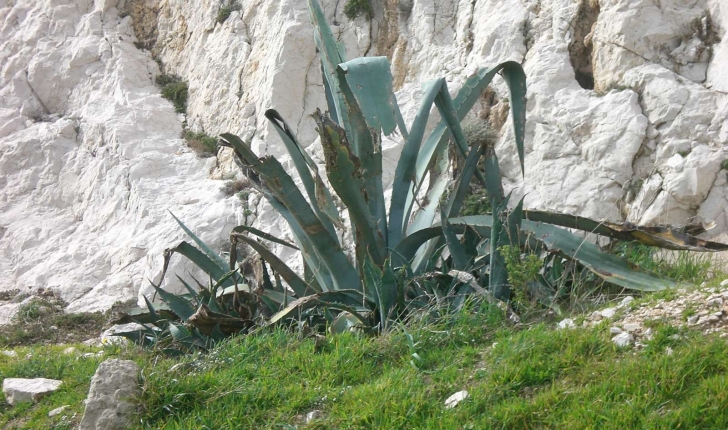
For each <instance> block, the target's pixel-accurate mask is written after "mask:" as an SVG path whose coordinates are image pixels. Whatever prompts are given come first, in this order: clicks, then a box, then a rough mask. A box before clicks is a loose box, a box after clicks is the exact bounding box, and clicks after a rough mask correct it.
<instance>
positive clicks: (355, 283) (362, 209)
mask: <svg viewBox="0 0 728 430" xmlns="http://www.w3.org/2000/svg"><path fill="white" fill-rule="evenodd" d="M309 9H310V16H311V21H312V22H313V24H314V27H315V32H314V37H315V41H316V45H317V47H318V50H319V53H320V54H321V70H322V74H323V78H324V79H323V81H324V89H325V93H326V100H327V105H328V113H322V112H320V111H318V110H317V111H316V113H315V114H314V115H313V117H314V120H315V122H316V125H317V130H318V133H319V135H320V138H321V144H322V147H323V153H324V158H325V171H326V177H327V179H328V181H327V182H328V184H329V185H327V184H326V182H325V181H324V179H323V177H322V175H321V173H320V171H319V167H318V166H317V164H316V163H315V162H314V161H313V159H312V158H311V157H310V156H309V155H308V153H307V152H306V151H305V149H304V147H303V146H302V145H301V144H300V143H299V142H298V139H297V138H296V136H295V135H294V134H293V132H292V131H291V128H290V127H289V126H288V124H287V123H286V121H285V120H284V119H283V118H282V117H281V115H280V114H279V113H278V112H276V111H275V110H273V109H270V110H268V111H267V112H266V113H265V116H266V118H267V119H268V120H269V121H270V123H271V124H272V125H273V127H274V129H275V130H276V131H277V133H278V134H279V136H280V137H281V139H282V141H283V143H284V145H285V146H286V149H287V151H288V153H289V155H290V157H291V160H292V164H293V166H294V168H295V172H296V174H297V175H298V177H299V178H300V181H301V184H302V189H301V188H299V187H298V186H297V185H296V183H295V181H294V179H293V177H291V175H290V174H289V173H288V172H286V170H285V169H284V167H283V166H282V164H281V163H280V162H279V161H278V160H277V159H276V158H274V157H271V156H263V157H259V156H258V155H256V154H255V153H254V152H253V151H252V150H251V148H250V145H249V143H246V142H244V141H242V140H241V139H240V138H238V137H237V136H235V135H232V134H223V135H221V138H222V143H223V145H225V146H228V147H230V148H232V149H233V152H234V154H235V159H236V162H237V163H238V165H239V166H240V167H241V168H242V169H243V171H244V172H245V174H246V175H247V176H248V177H249V178H250V180H251V182H252V183H253V184H254V186H255V187H256V188H257V189H258V190H259V191H260V192H261V193H262V195H263V196H264V197H265V198H266V199H267V201H268V202H269V204H270V205H271V206H272V207H273V208H275V209H276V210H277V211H278V213H279V214H280V215H281V216H282V217H283V218H284V219H285V220H286V221H287V223H288V225H289V227H290V231H291V235H292V237H293V241H294V242H295V243H289V242H286V241H284V240H281V239H279V238H275V237H273V236H271V235H269V234H267V233H264V232H262V231H260V230H257V229H255V228H252V227H249V226H239V227H237V228H235V229H234V230H233V231H232V233H231V236H230V237H231V243H232V247H231V250H230V258H229V260H228V261H226V260H224V259H223V258H222V257H221V256H219V255H217V254H216V253H215V252H213V251H212V250H211V249H210V248H209V247H207V246H206V245H204V243H202V242H201V241H200V240H199V239H198V238H197V237H196V236H195V235H194V234H193V233H192V232H191V231H190V230H189V229H187V227H185V226H184V224H182V223H181V222H180V225H181V226H182V227H183V229H185V231H186V232H187V233H188V234H189V235H190V236H191V237H192V238H193V240H194V241H195V242H196V243H197V245H198V246H199V249H198V248H195V247H194V246H192V245H191V244H189V243H187V242H182V243H181V244H180V245H178V246H177V247H175V248H174V249H172V250H170V251H169V253H168V254H167V259H168V258H169V257H170V256H171V255H172V254H173V253H180V254H182V255H184V256H185V257H187V258H189V259H191V260H192V261H193V262H195V264H197V265H198V266H199V267H200V268H201V269H202V270H203V271H204V272H205V273H207V274H208V275H209V276H210V277H211V279H212V281H211V282H210V285H209V287H207V288H204V289H201V291H203V296H202V297H200V296H199V294H200V293H198V292H197V290H193V289H192V288H190V289H189V295H188V298H190V299H192V298H194V299H195V300H196V302H195V304H196V307H195V306H187V305H185V306H183V305H182V304H181V303H173V299H172V298H171V297H170V296H169V295H165V294H164V293H162V290H161V289H158V288H157V287H156V286H155V288H157V291H158V292H159V294H160V295H161V298H162V300H163V301H166V302H167V303H168V304H169V307H170V308H171V310H172V312H173V313H174V314H176V315H177V316H178V317H180V318H181V319H183V320H185V319H186V320H187V321H188V323H189V324H188V325H191V326H193V327H194V329H195V330H198V331H199V332H200V333H202V327H201V325H200V323H199V322H197V323H196V321H195V319H194V318H192V319H191V318H190V317H191V316H193V315H196V314H198V313H199V312H200V310H203V311H205V312H207V311H208V310H212V311H214V312H215V314H214V315H212V318H208V319H207V320H206V321H207V324H206V326H205V327H207V329H209V330H208V333H212V329H214V330H216V331H215V333H216V334H219V333H218V332H222V331H221V330H219V328H220V327H221V326H222V325H223V324H228V323H230V320H228V319H226V318H233V319H235V321H237V322H236V324H240V325H241V328H242V329H245V327H242V325H244V324H247V322H246V321H250V320H251V319H258V321H264V322H265V323H266V324H276V323H280V322H282V321H290V320H301V319H306V318H311V317H312V316H318V317H320V318H326V319H327V320H328V322H329V323H330V324H331V325H332V327H338V328H342V327H343V328H348V327H351V326H358V327H363V328H370V329H373V330H386V329H387V328H388V327H389V326H390V325H391V324H392V323H393V322H394V321H395V320H397V319H398V318H400V317H402V316H403V315H404V314H406V313H407V311H408V310H409V309H411V308H412V307H418V306H424V305H427V304H428V303H430V301H431V300H432V298H433V297H434V298H440V297H449V298H451V299H452V300H453V302H454V303H455V304H456V306H457V304H458V303H461V302H462V300H463V299H464V297H465V296H467V295H468V294H473V293H475V294H479V295H481V296H485V297H489V298H492V297H495V298H497V299H501V300H508V299H509V297H510V294H511V291H510V284H509V277H508V270H507V269H508V268H507V265H506V264H505V260H504V256H503V254H502V250H503V249H504V248H503V247H504V246H508V247H511V249H512V248H513V247H515V248H517V249H521V250H524V251H528V252H535V253H538V254H539V255H542V256H543V257H544V258H543V261H544V263H543V267H542V270H541V271H540V273H539V278H538V279H537V280H536V281H535V282H533V283H532V285H533V288H534V289H536V290H539V291H540V294H542V295H545V297H547V298H548V299H549V300H553V299H554V298H556V297H557V293H558V291H557V288H555V285H556V284H557V283H559V282H562V281H563V275H564V273H565V265H568V264H572V265H578V266H579V267H581V268H583V269H584V270H587V271H589V272H590V273H592V274H593V275H594V276H597V277H600V278H602V279H604V280H606V281H608V282H611V283H613V284H616V285H619V286H621V287H624V288H627V289H635V290H642V291H653V290H659V289H664V288H670V287H674V286H675V285H676V283H675V282H673V281H671V280H669V279H665V278H662V277H659V276H657V275H655V274H652V273H647V272H643V271H639V270H637V269H635V268H633V267H630V265H629V264H628V263H627V262H626V261H625V260H623V259H621V258H619V257H617V256H614V255H611V254H607V253H604V252H602V251H601V249H600V248H599V247H598V246H597V245H596V244H594V243H593V242H591V241H587V240H585V239H584V237H583V236H580V235H577V234H574V233H572V232H570V231H569V230H568V229H578V230H583V231H586V232H589V233H590V234H598V235H603V236H607V237H611V238H615V239H621V240H624V239H632V240H639V241H642V242H644V243H647V244H650V245H656V246H662V247H665V248H670V249H690V250H700V251H715V250H724V249H728V246H726V245H722V244H716V243H712V242H705V241H701V240H699V239H697V238H695V237H693V236H690V235H689V234H688V233H686V232H682V231H679V230H676V229H671V228H663V229H661V228H652V229H648V228H640V227H636V226H631V225H627V224H609V223H604V222H598V221H593V220H589V219H586V218H581V217H575V216H567V215H562V214H555V213H550V212H540V211H526V210H523V201H522V200H521V201H519V202H516V203H515V204H511V208H510V209H509V203H510V196H505V195H504V194H503V186H502V183H501V175H500V171H499V166H498V158H497V156H496V154H495V151H494V149H493V147H492V145H489V144H487V143H485V142H480V141H477V140H476V141H471V142H468V141H467V139H466V137H465V134H464V132H463V129H462V127H461V124H460V122H461V121H462V120H463V118H465V116H466V115H467V114H468V112H469V111H470V110H471V108H472V107H473V105H474V104H475V102H476V101H477V99H478V98H479V97H480V96H481V94H482V92H483V91H484V90H485V89H486V87H487V86H488V85H489V84H490V83H491V81H492V80H493V78H494V77H495V76H496V75H500V76H502V77H503V78H504V80H505V82H506V84H507V85H508V88H509V91H510V109H511V117H512V125H513V131H514V137H515V138H514V145H515V149H516V151H517V153H518V157H519V160H520V166H521V171H522V172H523V159H524V134H525V133H524V130H525V106H526V77H525V74H524V72H523V69H522V68H521V66H520V65H519V64H518V63H515V62H505V63H501V64H499V65H497V66H495V67H493V68H490V69H481V70H479V71H478V72H477V73H475V74H474V75H473V76H471V77H470V78H468V79H467V80H466V81H465V83H464V84H463V86H462V87H461V88H460V89H459V91H458V92H457V95H456V96H455V97H454V98H451V96H450V93H449V91H448V87H447V83H446V82H445V80H444V79H442V78H440V79H434V80H431V81H429V82H426V83H425V84H424V85H423V86H422V100H421V103H420V106H419V109H418V111H417V114H416V115H415V117H414V120H413V121H412V123H411V124H410V126H409V127H407V125H406V124H405V120H404V119H403V117H402V115H401V112H400V108H399V105H398V103H397V99H396V97H395V94H394V91H393V86H392V74H391V70H390V65H389V62H388V60H387V59H386V57H371V58H357V59H353V60H349V61H347V59H346V55H345V52H344V49H343V46H342V45H341V44H339V43H337V42H336V40H335V39H334V37H333V34H332V32H331V29H330V28H329V26H328V25H327V23H326V21H325V19H324V15H323V11H322V9H321V7H320V5H319V4H318V2H317V1H316V0H309ZM433 104H434V105H435V107H436V108H437V110H438V112H439V114H440V117H441V120H440V122H439V124H438V125H437V126H436V127H435V128H434V129H433V130H432V131H431V132H430V133H429V134H428V135H427V136H425V130H426V123H427V120H428V118H429V115H430V111H431V109H432V106H433ZM382 135H386V136H395V137H398V138H400V139H402V140H403V145H402V153H401V156H400V159H399V161H398V163H397V166H396V170H395V176H394V182H393V184H392V194H391V199H390V201H389V202H387V201H386V200H385V197H384V186H383V183H382V148H381V139H382ZM450 145H454V147H455V149H456V150H457V152H459V153H460V154H461V156H463V157H464V159H465V163H464V166H463V168H462V171H461V172H460V175H459V176H458V177H457V178H455V180H454V183H453V184H452V186H451V189H449V188H450V187H449V184H450V182H451V180H450V178H449V176H448V150H449V146H450ZM481 159H482V160H483V161H484V163H483V164H484V166H485V168H484V170H483V172H481V171H480V170H478V163H479V161H480V160H481ZM473 177H475V178H477V179H478V180H479V181H481V182H482V184H483V185H484V187H485V189H486V191H487V194H488V196H489V198H490V199H491V207H492V208H493V214H491V215H478V216H466V217H459V216H458V215H459V211H460V209H461V207H462V204H463V201H464V199H465V197H466V194H467V190H468V186H469V184H470V182H471V179H472V178H473ZM329 186H330V188H329ZM332 190H333V192H332ZM446 192H447V196H446V197H443V196H444V195H445V194H446ZM334 195H335V196H337V197H338V199H339V200H340V202H341V203H343V205H344V206H345V207H346V211H347V213H348V218H349V224H350V225H349V226H348V231H349V236H350V237H351V240H353V242H354V247H355V252H354V256H353V258H350V257H349V255H347V252H346V251H345V249H344V246H343V245H344V244H343V241H344V240H345V238H346V237H347V234H346V233H345V230H346V228H345V226H344V223H343V220H342V217H341V216H340V213H339V210H338V209H337V205H336V204H335V200H334ZM441 202H442V203H441ZM387 207H389V212H388V213H387ZM178 222H179V220H178ZM563 227H566V228H563ZM261 239H262V240H264V241H267V242H271V243H276V244H278V245H282V246H286V247H290V248H292V249H296V250H300V252H301V255H302V257H303V260H304V273H303V274H298V273H296V272H295V271H294V270H292V269H291V268H290V267H289V266H287V265H286V263H285V262H284V261H283V260H282V259H280V258H279V257H278V256H276V255H275V254H274V253H273V252H271V251H270V250H269V248H268V247H267V246H266V245H264V243H263V242H261V241H260V240H261ZM240 243H244V244H247V245H248V246H250V247H252V248H253V249H254V250H255V251H256V252H257V253H258V254H259V255H260V257H261V258H262V260H263V263H262V273H263V276H262V278H263V279H262V282H260V285H258V286H256V287H255V288H252V287H251V286H249V285H246V284H245V283H244V279H243V277H242V276H241V273H240V261H239V259H238V245H239V244H240ZM167 261H168V260H167ZM165 267H166V264H165ZM268 267H270V269H271V270H272V274H273V276H272V277H271V276H270V273H269V272H268ZM185 285H186V284H185ZM198 286H200V287H201V285H199V283H198ZM194 294H198V296H194ZM231 295H232V296H234V298H233V299H232V301H231V300H230V299H229V297H230V296H231ZM174 300H176V299H174ZM221 302H222V303H226V302H227V303H231V304H230V305H229V306H227V307H226V308H225V309H222V306H220V305H219V304H220V303H221ZM242 304H246V306H244V308H247V309H250V308H251V304H252V305H253V307H254V308H255V309H256V312H253V313H250V312H248V314H247V315H241V314H240V313H239V312H238V310H239V309H240V307H241V305H242ZM214 305H217V306H218V307H217V309H212V306H214ZM148 307H149V312H148V313H150V314H154V313H155V310H154V308H153V307H152V305H151V303H149V304H148ZM263 311H265V312H263ZM207 314H208V317H209V316H210V313H209V312H207ZM268 314H270V315H271V316H270V317H267V315H268ZM137 320H138V318H137ZM170 324H171V323H170ZM211 325H212V329H210V326H211ZM170 327H171V326H170ZM247 327H249V326H247ZM151 334H153V333H151ZM151 334H149V335H151ZM203 334H205V333H203ZM185 335H186V333H185ZM193 337H194V336H191V337H188V338H193Z"/></svg>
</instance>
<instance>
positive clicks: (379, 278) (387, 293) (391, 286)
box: [363, 258, 398, 331]
mask: <svg viewBox="0 0 728 430" xmlns="http://www.w3.org/2000/svg"><path fill="white" fill-rule="evenodd" d="M388 264H389V261H387V263H386V264H385V266H386V265H388ZM389 269H390V270H381V269H380V268H379V267H377V266H376V265H375V264H374V261H372V259H371V258H367V259H366V261H365V263H364V270H363V271H364V287H365V292H366V295H367V297H368V298H369V301H370V302H372V303H375V305H376V308H377V311H378V312H379V321H380V324H381V329H382V330H384V331H386V330H387V329H388V328H389V326H390V322H391V321H390V320H391V318H392V315H393V313H394V311H395V307H396V306H397V288H398V287H397V280H396V278H395V277H394V272H393V271H392V270H391V266H389Z"/></svg>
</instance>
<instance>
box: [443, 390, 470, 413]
mask: <svg viewBox="0 0 728 430" xmlns="http://www.w3.org/2000/svg"><path fill="white" fill-rule="evenodd" d="M467 398H468V391H467V390H463V391H458V392H457V393H455V394H453V395H452V396H450V397H448V398H447V399H446V400H445V407H446V408H447V409H452V408H454V407H455V406H457V405H458V403H460V402H462V401H463V400H465V399H467Z"/></svg>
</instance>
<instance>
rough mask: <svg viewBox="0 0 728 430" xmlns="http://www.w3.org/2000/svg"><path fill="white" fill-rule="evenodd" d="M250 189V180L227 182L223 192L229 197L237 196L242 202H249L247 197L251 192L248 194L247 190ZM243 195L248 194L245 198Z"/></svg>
mask: <svg viewBox="0 0 728 430" xmlns="http://www.w3.org/2000/svg"><path fill="white" fill-rule="evenodd" d="M248 188H250V180H249V179H248V178H245V179H237V180H234V181H227V182H225V185H224V186H223V187H222V192H223V193H224V194H225V195H226V196H228V197H231V196H234V195H237V196H238V198H239V199H240V200H242V201H247V196H248V195H249V194H250V192H249V191H248V192H247V193H246V191H245V190H247V189H248ZM243 193H246V195H245V196H244V197H243V196H242V194H243Z"/></svg>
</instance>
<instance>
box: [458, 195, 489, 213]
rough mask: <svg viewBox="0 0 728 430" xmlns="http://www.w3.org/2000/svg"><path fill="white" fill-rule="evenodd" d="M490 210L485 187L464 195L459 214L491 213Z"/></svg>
mask: <svg viewBox="0 0 728 430" xmlns="http://www.w3.org/2000/svg"><path fill="white" fill-rule="evenodd" d="M492 211H493V209H492V208H491V205H490V199H488V193H487V192H486V191H485V188H482V189H480V190H478V191H475V192H474V193H473V194H470V195H469V196H467V197H465V200H464V201H463V207H462V208H461V209H460V214H461V215H462V216H468V215H484V214H487V213H491V212H492Z"/></svg>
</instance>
